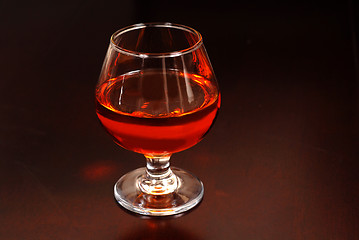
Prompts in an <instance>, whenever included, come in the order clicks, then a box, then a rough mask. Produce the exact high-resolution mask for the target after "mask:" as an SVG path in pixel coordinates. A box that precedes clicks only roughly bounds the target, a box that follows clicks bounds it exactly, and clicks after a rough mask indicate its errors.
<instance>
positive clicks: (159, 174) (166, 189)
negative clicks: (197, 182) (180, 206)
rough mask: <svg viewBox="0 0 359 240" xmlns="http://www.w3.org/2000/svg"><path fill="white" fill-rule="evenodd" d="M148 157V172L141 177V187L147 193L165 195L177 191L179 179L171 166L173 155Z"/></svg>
mask: <svg viewBox="0 0 359 240" xmlns="http://www.w3.org/2000/svg"><path fill="white" fill-rule="evenodd" d="M145 157H146V161H147V164H146V173H145V174H144V175H143V176H142V177H141V178H140V179H139V182H138V183H139V184H138V185H139V188H140V189H141V191H142V192H143V193H145V194H151V195H165V194H170V193H172V192H174V191H176V189H177V187H178V179H177V177H176V175H175V174H174V173H173V172H172V170H171V168H170V158H171V155H161V156H148V155H145Z"/></svg>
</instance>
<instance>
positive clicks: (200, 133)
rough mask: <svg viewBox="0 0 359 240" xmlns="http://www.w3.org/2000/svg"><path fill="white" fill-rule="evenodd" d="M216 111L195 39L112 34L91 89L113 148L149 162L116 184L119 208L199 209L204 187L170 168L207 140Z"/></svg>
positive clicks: (143, 30) (187, 32) (191, 34)
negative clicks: (176, 155)
mask: <svg viewBox="0 0 359 240" xmlns="http://www.w3.org/2000/svg"><path fill="white" fill-rule="evenodd" d="M219 106H220V93H219V89H218V85H217V81H216V78H215V76H214V72H213V69H212V66H211V63H210V61H209V58H208V56H207V53H206V50H205V48H204V45H203V40H202V36H201V35H200V33H199V32H197V31H196V30H194V29H192V28H190V27H187V26H183V25H179V24H171V23H146V24H136V25H132V26H129V27H126V28H123V29H120V30H118V31H117V32H115V33H114V34H113V35H112V37H111V41H110V45H109V48H108V51H107V54H106V57H105V60H104V63H103V67H102V71H101V74H100V77H99V80H98V83H97V86H96V111H97V115H98V118H99V120H100V122H101V123H102V125H103V127H104V128H105V129H106V130H107V132H108V133H109V134H110V135H111V136H112V137H113V139H114V141H115V142H116V143H117V144H118V145H120V146H121V147H123V148H125V149H128V150H131V151H134V152H137V153H141V154H143V155H144V156H145V157H146V161H147V163H146V167H144V168H139V169H136V170H134V171H132V172H129V173H127V174H125V175H124V176H122V177H121V178H120V179H119V180H118V182H117V183H116V184H115V187H114V192H115V198H116V200H117V201H118V203H119V204H120V205H122V206H123V207H124V208H126V209H128V210H130V211H133V212H136V213H139V214H143V215H152V216H164V215H173V214H177V213H181V212H184V211H186V210H189V209H191V208H193V207H194V206H195V205H196V204H198V203H199V202H200V201H201V199H202V197H203V184H202V182H201V181H200V180H199V179H198V178H197V177H196V176H194V175H192V174H191V173H189V172H187V171H184V170H182V169H179V168H174V167H172V168H170V163H169V160H170V157H171V155H172V154H173V153H175V152H179V151H183V150H185V149H188V148H190V147H192V146H193V145H195V144H197V143H198V142H199V141H200V140H201V139H202V138H203V137H204V136H205V135H206V133H207V132H208V131H209V129H210V127H211V126H212V124H213V122H214V119H215V118H216V115H217V111H218V109H219Z"/></svg>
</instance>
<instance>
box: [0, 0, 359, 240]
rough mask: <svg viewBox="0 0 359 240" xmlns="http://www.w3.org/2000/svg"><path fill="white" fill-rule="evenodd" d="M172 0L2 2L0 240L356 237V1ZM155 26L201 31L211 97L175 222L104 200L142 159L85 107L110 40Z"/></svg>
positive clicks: (179, 159)
mask: <svg viewBox="0 0 359 240" xmlns="http://www.w3.org/2000/svg"><path fill="white" fill-rule="evenodd" d="M170 2H171V1H164V0H163V1H146V2H145V1H143V3H142V1H112V2H109V1H94V0H93V1H80V0H73V1H58V2H52V1H43V0H42V1H41V0H40V1H2V2H0V72H1V88H0V89H1V93H0V102H1V104H0V112H1V114H0V153H1V154H0V216H1V217H0V239H4V240H5V239H6V240H11V239H77V240H79V239H101V240H103V239H116V240H119V239H132V240H136V239H192V240H204V239H206V240H207V239H213V240H218V239H228V240H229V239H246V240H247V239H276V240H277V239H286V240H287V239H313V240H314V239H315V240H320V239H359V212H358V205H359V174H358V167H359V142H358V132H359V131H358V130H359V122H358V120H359V114H358V113H359V110H358V106H359V82H358V46H357V39H358V38H359V34H358V31H357V29H358V25H357V23H358V21H357V19H358V12H357V11H356V10H357V6H358V3H356V2H355V1H335V2H328V1H325V2H324V1H323V2H322V3H319V2H318V1H317V2H316V3H313V1H292V2H290V3H289V2H288V1H275V2H273V1H258V0H257V1H241V2H240V3H234V2H235V1H233V2H231V1H227V0H225V1H216V2H213V3H211V2H208V1H202V2H200V1H176V3H170ZM152 21H169V22H175V23H181V24H185V25H189V26H192V27H194V28H195V29H197V30H198V31H200V32H201V33H202V35H203V36H204V43H205V46H206V48H207V51H208V53H209V56H210V58H211V61H212V64H213V66H214V69H215V72H216V75H217V78H218V81H219V83H220V87H221V91H222V96H223V99H222V108H221V110H220V114H219V116H218V118H217V121H216V124H215V126H214V127H213V128H212V130H211V132H210V133H209V134H208V135H207V136H206V138H205V139H204V140H203V141H202V142H201V143H199V144H198V145H197V146H195V147H193V148H191V149H189V150H186V151H184V152H182V153H178V154H175V155H174V156H173V158H172V165H174V166H178V167H181V168H184V169H187V170H189V171H191V172H193V173H195V174H196V175H197V176H198V177H200V178H201V180H202V181H203V182H204V184H205V196H204V199H203V201H202V202H201V204H200V205H199V206H198V207H197V208H195V209H194V210H193V211H191V212H189V213H188V214H185V215H182V216H177V217H166V218H149V217H139V216H137V215H132V214H129V213H128V212H126V211H125V210H123V209H122V208H121V207H119V205H118V204H117V203H116V202H115V200H114V197H113V184H114V183H115V182H116V181H117V179H118V178H119V177H120V176H121V175H123V174H125V173H126V172H128V171H130V170H133V169H135V168H137V167H142V166H144V163H145V160H144V158H143V157H142V156H141V155H139V154H135V153H132V152H129V151H126V150H124V149H121V148H120V147H118V146H116V145H115V144H114V143H113V142H112V141H111V139H110V137H109V136H108V135H107V134H106V133H105V131H104V130H103V129H102V128H101V126H100V124H99V122H98V120H97V117H96V114H95V110H94V86H95V83H96V81H97V77H98V75H99V72H100V68H101V65H102V61H103V58H104V56H105V52H106V49H107V46H108V42H109V37H110V35H111V34H112V33H113V32H114V31H115V30H117V29H119V28H121V27H124V26H127V25H130V24H134V23H138V22H152Z"/></svg>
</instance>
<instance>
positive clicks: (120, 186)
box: [114, 168, 204, 216]
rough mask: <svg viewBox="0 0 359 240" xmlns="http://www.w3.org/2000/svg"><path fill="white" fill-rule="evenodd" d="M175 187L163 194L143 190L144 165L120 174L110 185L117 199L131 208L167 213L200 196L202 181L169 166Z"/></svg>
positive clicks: (189, 204)
mask: <svg viewBox="0 0 359 240" xmlns="http://www.w3.org/2000/svg"><path fill="white" fill-rule="evenodd" d="M171 170H172V172H173V173H174V175H175V177H176V179H177V188H176V189H175V190H174V191H173V192H170V193H167V194H147V193H144V192H143V191H142V190H141V181H143V178H144V176H146V168H138V169H136V170H134V171H132V172H129V173H127V174H125V175H124V176H122V177H121V178H120V179H119V180H118V181H117V183H116V184H115V187H114V192H115V198H116V200H117V201H118V203H119V204H120V205H121V206H123V207H124V208H126V209H127V210H130V211H132V212H135V213H138V214H142V215H150V216H168V215H174V214H178V213H182V212H185V211H187V210H189V209H191V208H193V207H194V206H196V205H197V204H198V203H199V202H200V201H201V200H202V198H203V192H204V188H203V184H202V182H201V181H200V180H199V179H198V178H197V177H196V176H194V175H192V174H191V173H189V172H186V171H184V170H182V169H179V168H171Z"/></svg>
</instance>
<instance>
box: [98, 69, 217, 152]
mask: <svg viewBox="0 0 359 240" xmlns="http://www.w3.org/2000/svg"><path fill="white" fill-rule="evenodd" d="M96 99H97V101H96V109H97V115H98V117H99V119H100V121H101V123H102V125H103V126H104V127H105V128H106V130H107V131H108V132H109V133H110V134H111V135H112V136H113V138H114V140H115V142H117V143H118V144H119V145H120V146H122V147H124V148H126V149H129V150H132V151H135V152H138V153H142V154H147V155H159V154H168V153H174V152H179V151H182V150H185V149H187V148H190V147H191V146H193V145H195V144H196V143H198V142H199V141H200V140H201V139H202V138H203V137H204V135H205V134H206V133H207V131H208V130H209V128H210V127H211V125H212V124H213V121H214V119H215V117H216V114H217V110H218V108H219V105H220V101H219V99H220V97H219V93H218V90H217V88H216V87H215V86H214V85H212V83H211V82H209V81H207V80H206V79H204V78H202V77H200V76H198V75H189V74H187V75H185V74H183V73H181V72H178V71H167V72H165V73H163V72H162V71H155V70H152V71H147V72H133V73H130V74H126V75H123V76H120V77H117V78H114V79H109V80H107V81H106V82H104V83H102V84H100V85H99V86H98V87H97V91H96ZM167 103H168V104H167Z"/></svg>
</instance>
